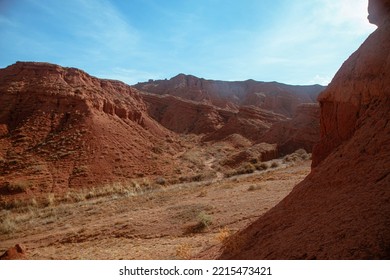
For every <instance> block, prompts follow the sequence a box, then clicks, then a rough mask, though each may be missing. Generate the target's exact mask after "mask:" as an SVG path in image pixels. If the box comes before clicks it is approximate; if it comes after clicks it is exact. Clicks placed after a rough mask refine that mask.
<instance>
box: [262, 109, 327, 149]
mask: <svg viewBox="0 0 390 280" xmlns="http://www.w3.org/2000/svg"><path fill="white" fill-rule="evenodd" d="M319 120H320V108H319V106H318V104H317V103H306V104H301V105H299V106H298V107H297V109H296V112H295V115H294V117H293V118H292V119H289V120H285V121H280V122H276V123H275V124H273V125H272V127H271V128H270V129H269V130H268V131H267V132H266V133H265V134H264V135H262V136H261V137H260V139H259V140H258V141H259V142H266V143H276V144H277V145H278V151H279V156H283V155H286V154H290V153H293V152H294V151H296V150H298V149H305V150H306V151H307V152H309V153H311V152H312V150H313V147H314V145H315V144H317V142H318V141H319V139H320V133H319V130H320V122H319Z"/></svg>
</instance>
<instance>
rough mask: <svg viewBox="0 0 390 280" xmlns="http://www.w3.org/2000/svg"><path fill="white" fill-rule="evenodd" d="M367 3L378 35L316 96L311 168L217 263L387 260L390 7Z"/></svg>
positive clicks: (381, 1)
mask: <svg viewBox="0 0 390 280" xmlns="http://www.w3.org/2000/svg"><path fill="white" fill-rule="evenodd" d="M369 5H370V9H369V10H370V11H376V12H375V13H374V14H370V17H369V18H370V20H371V21H372V22H373V23H376V24H378V29H377V30H376V31H375V32H373V34H371V35H370V36H369V37H368V39H367V40H366V41H365V42H364V43H363V45H362V46H361V47H360V48H359V49H358V50H357V51H356V52H355V53H354V54H352V55H351V57H350V58H349V59H348V60H347V61H346V62H345V63H344V64H343V66H342V67H341V69H340V70H339V71H338V73H337V74H336V76H335V77H334V79H333V81H332V82H331V84H330V85H329V87H328V89H327V90H326V91H325V92H323V93H322V94H321V96H320V97H319V101H320V104H321V105H320V106H321V139H320V143H319V144H318V146H316V148H315V149H314V152H313V157H314V161H315V162H314V165H315V166H316V167H315V168H314V169H313V170H312V172H311V174H310V175H309V176H308V177H307V178H306V179H305V180H304V181H303V182H301V183H300V184H298V185H297V186H296V187H295V188H294V190H293V191H292V192H291V193H290V194H289V195H288V196H287V197H286V198H285V199H284V200H282V201H281V202H280V203H279V204H278V205H277V206H275V207H274V208H273V209H271V210H270V211H269V212H267V213H266V214H265V215H263V216H262V217H260V218H259V219H258V220H257V221H256V222H254V223H253V224H251V225H250V226H249V227H248V228H246V229H244V230H243V231H241V232H240V233H239V234H237V235H236V236H234V237H233V238H232V242H234V241H236V244H239V245H240V246H238V249H237V246H236V250H233V249H232V248H234V247H232V246H230V247H226V248H225V250H224V252H223V253H222V254H221V255H219V256H218V257H219V258H222V259H225V258H233V259H389V258H390V227H389V225H390V188H389V186H390V114H389V108H390V21H389V18H390V13H389V12H388V11H389V9H390V4H389V1H385V0H377V1H374V0H371V1H369ZM378 5H379V6H380V7H382V8H381V9H380V10H377V9H376V8H375V7H378ZM384 11H386V13H385V14H384ZM208 257H212V254H211V255H208Z"/></svg>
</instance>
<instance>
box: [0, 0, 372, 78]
mask: <svg viewBox="0 0 390 280" xmlns="http://www.w3.org/2000/svg"><path fill="white" fill-rule="evenodd" d="M367 2H368V1H367V0H239V1H237V0H66V1H62V0H58V1H57V0H0V38H1V41H0V67H1V68H3V67H6V66H8V65H10V64H13V63H15V62H16V61H45V62H51V63H55V64H60V65H62V66H69V67H77V68H81V69H83V70H84V71H86V72H88V73H90V74H91V75H94V76H98V77H101V78H111V79H118V80H122V81H124V82H126V83H128V84H134V83H137V82H140V81H146V80H148V79H165V78H171V77H173V76H175V75H177V74H179V73H185V74H192V75H195V76H198V77H203V78H206V79H219V80H230V81H232V80H246V79H255V80H259V81H278V82H283V83H288V84H302V85H303V84H314V83H319V84H327V83H328V82H330V80H331V79H332V77H333V76H334V74H335V73H336V71H337V70H338V68H339V67H340V66H341V64H342V63H343V62H344V61H345V60H346V59H347V58H348V56H349V55H350V54H351V53H352V52H353V51H355V50H356V49H357V48H358V47H359V46H360V44H361V43H362V42H363V41H364V40H365V39H366V38H367V36H368V35H369V34H370V33H371V32H372V31H374V30H375V26H373V25H370V24H369V23H368V21H367V19H366V18H367Z"/></svg>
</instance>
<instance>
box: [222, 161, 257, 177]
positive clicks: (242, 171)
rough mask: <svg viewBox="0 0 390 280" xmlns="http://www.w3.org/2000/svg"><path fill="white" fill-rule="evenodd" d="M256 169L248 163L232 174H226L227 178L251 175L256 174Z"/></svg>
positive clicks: (231, 172)
mask: <svg viewBox="0 0 390 280" xmlns="http://www.w3.org/2000/svg"><path fill="white" fill-rule="evenodd" d="M255 170H256V167H255V166H254V165H253V164H251V163H246V164H244V165H243V166H241V167H240V168H239V169H236V170H232V171H230V172H227V173H225V177H227V178H229V177H233V176H237V175H243V174H251V173H253V172H255Z"/></svg>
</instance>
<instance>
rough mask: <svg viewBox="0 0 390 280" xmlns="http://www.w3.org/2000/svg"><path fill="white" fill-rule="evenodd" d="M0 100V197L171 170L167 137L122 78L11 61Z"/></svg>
mask: <svg viewBox="0 0 390 280" xmlns="http://www.w3.org/2000/svg"><path fill="white" fill-rule="evenodd" d="M0 104H1V111H0V174H2V176H0V193H1V194H2V197H3V198H5V197H6V195H10V194H11V195H16V196H17V195H18V194H19V193H20V194H21V195H22V194H31V193H41V192H42V193H45V192H51V191H56V192H61V191H65V190H66V189H67V188H78V187H86V186H100V185H105V184H111V183H120V182H123V181H125V180H128V179H129V178H134V177H140V176H141V177H142V176H144V175H158V174H169V173H170V172H173V171H172V168H171V166H172V164H173V162H172V160H173V159H172V155H174V154H175V153H177V150H178V149H179V146H178V145H177V144H176V142H175V141H176V140H175V135H174V134H173V133H172V132H170V131H169V130H167V129H165V128H164V127H162V126H161V125H159V124H158V123H157V122H156V121H154V120H153V119H152V118H150V117H149V115H148V113H147V109H146V105H145V103H144V101H143V100H142V98H141V97H140V95H139V94H138V92H137V90H135V89H133V88H131V87H129V86H127V85H125V84H124V83H122V82H119V81H111V80H101V79H97V78H94V77H91V76H90V75H88V74H86V73H85V72H83V71H81V70H78V69H74V68H64V67H60V66H57V65H52V64H47V63H22V62H18V63H16V64H14V65H11V66H9V67H7V68H5V69H1V70H0Z"/></svg>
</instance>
